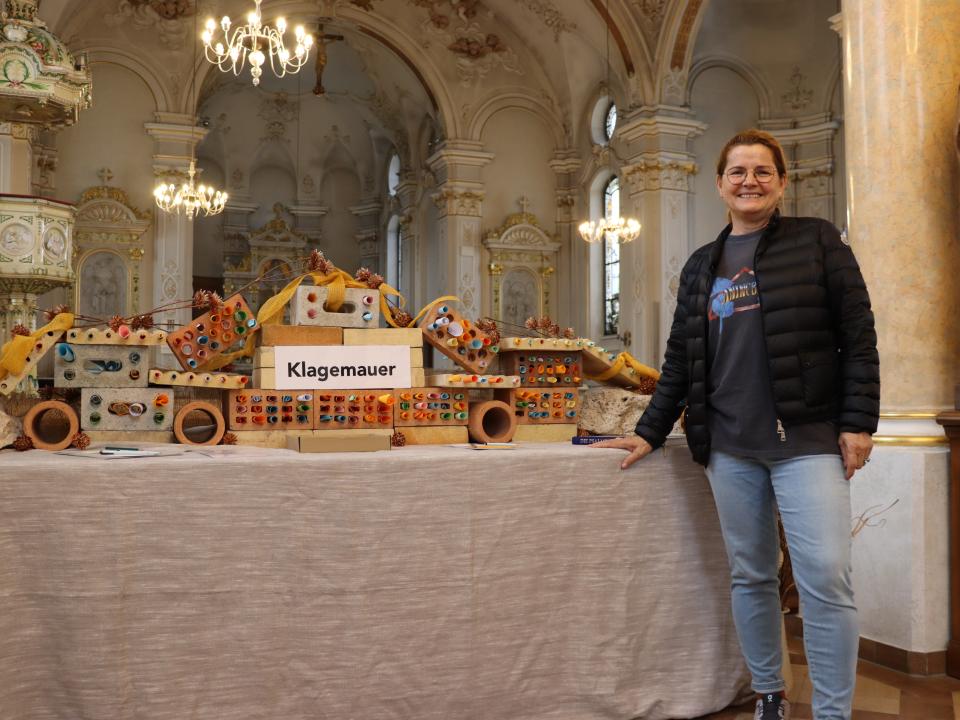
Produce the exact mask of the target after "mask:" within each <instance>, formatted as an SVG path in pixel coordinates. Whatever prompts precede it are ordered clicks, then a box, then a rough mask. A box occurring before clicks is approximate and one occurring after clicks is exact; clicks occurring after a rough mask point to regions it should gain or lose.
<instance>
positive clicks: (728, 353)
mask: <svg viewBox="0 0 960 720" xmlns="http://www.w3.org/2000/svg"><path fill="white" fill-rule="evenodd" d="M762 234H763V231H762V230H758V231H757V232H753V233H749V234H747V235H730V236H729V237H727V240H726V243H725V244H724V248H723V255H722V256H721V258H720V263H719V265H718V266H717V274H716V277H715V279H714V281H713V288H712V289H711V291H710V300H709V307H708V308H707V317H708V325H709V333H708V337H707V362H708V370H707V418H708V426H709V428H710V438H711V447H713V448H714V449H716V450H722V451H723V452H728V453H731V454H734V455H743V456H747V457H754V458H758V459H763V460H786V459H789V458H792V457H798V456H800V455H833V454H839V453H840V448H839V447H838V445H837V439H838V431H837V426H836V424H835V423H832V422H829V421H824V422H812V423H804V424H803V425H793V426H791V427H789V428H784V426H783V424H782V423H781V422H780V420H779V419H778V418H777V413H776V407H775V404H774V401H773V390H772V388H771V384H770V371H769V368H768V366H767V348H766V342H765V340H764V334H763V318H762V316H761V313H760V297H759V295H758V294H757V281H756V277H755V276H754V271H753V260H754V256H755V254H756V250H757V242H758V241H759V240H760V236H761V235H762Z"/></svg>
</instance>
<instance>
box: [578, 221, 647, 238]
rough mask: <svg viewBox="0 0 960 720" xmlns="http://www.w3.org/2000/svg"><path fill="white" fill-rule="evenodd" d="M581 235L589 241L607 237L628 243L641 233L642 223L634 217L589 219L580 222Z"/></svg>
mask: <svg viewBox="0 0 960 720" xmlns="http://www.w3.org/2000/svg"><path fill="white" fill-rule="evenodd" d="M578 229H579V230H580V237H582V238H583V239H584V240H586V241H587V242H589V243H593V242H600V241H601V240H603V238H604V237H606V238H607V239H608V240H610V241H611V242H619V243H628V242H632V241H634V240H636V239H637V237H639V235H640V223H639V222H637V221H636V220H634V219H633V218H623V217H613V218H601V219H600V220H597V221H594V220H587V221H585V222H582V223H580V227H579V228H578Z"/></svg>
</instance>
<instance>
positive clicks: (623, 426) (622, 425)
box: [580, 387, 651, 435]
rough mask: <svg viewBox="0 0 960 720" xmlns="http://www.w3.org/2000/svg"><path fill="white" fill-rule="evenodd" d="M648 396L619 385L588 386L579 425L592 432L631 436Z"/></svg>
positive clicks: (648, 398)
mask: <svg viewBox="0 0 960 720" xmlns="http://www.w3.org/2000/svg"><path fill="white" fill-rule="evenodd" d="M650 397H651V396H650V395H638V394H637V393H635V392H630V391H629V390H622V389H620V388H612V387H591V388H590V389H589V390H587V391H586V392H585V393H584V398H583V402H582V405H581V407H580V427H581V428H582V429H583V430H585V431H587V432H588V433H590V434H591V435H632V434H633V429H634V428H635V427H636V425H637V421H638V420H639V419H640V416H641V415H642V414H643V411H644V410H646V409H647V405H649V404H650Z"/></svg>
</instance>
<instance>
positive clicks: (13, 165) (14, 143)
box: [0, 122, 38, 195]
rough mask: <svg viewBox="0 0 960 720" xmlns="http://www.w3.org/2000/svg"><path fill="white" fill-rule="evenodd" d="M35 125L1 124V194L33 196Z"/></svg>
mask: <svg viewBox="0 0 960 720" xmlns="http://www.w3.org/2000/svg"><path fill="white" fill-rule="evenodd" d="M37 137H38V130H37V127H36V126H34V125H26V124H24V123H11V122H0V193H3V194H5V195H7V194H9V195H32V194H33V188H32V183H31V176H32V170H33V143H34V142H35V141H36V140H37Z"/></svg>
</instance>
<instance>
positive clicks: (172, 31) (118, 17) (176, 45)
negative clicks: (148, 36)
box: [104, 0, 194, 50]
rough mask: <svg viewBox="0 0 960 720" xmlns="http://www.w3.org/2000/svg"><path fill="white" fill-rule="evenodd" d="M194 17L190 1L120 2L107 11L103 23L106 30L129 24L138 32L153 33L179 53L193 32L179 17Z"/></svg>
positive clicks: (124, 0)
mask: <svg viewBox="0 0 960 720" xmlns="http://www.w3.org/2000/svg"><path fill="white" fill-rule="evenodd" d="M193 14H194V4H193V3H192V2H190V0H119V2H118V3H117V9H116V10H115V11H114V12H108V13H107V14H106V15H105V16H104V21H105V22H106V24H107V26H109V27H120V26H126V25H131V26H133V27H134V28H135V29H137V30H156V31H157V38H158V39H159V40H160V44H161V45H163V46H164V47H165V48H167V49H168V50H182V49H183V48H184V47H185V46H186V45H187V40H188V38H189V36H190V30H191V29H192V28H191V27H190V24H189V23H184V22H182V18H185V17H191V16H193Z"/></svg>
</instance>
